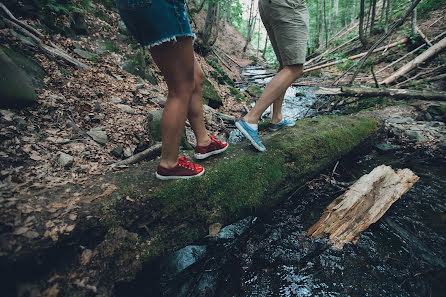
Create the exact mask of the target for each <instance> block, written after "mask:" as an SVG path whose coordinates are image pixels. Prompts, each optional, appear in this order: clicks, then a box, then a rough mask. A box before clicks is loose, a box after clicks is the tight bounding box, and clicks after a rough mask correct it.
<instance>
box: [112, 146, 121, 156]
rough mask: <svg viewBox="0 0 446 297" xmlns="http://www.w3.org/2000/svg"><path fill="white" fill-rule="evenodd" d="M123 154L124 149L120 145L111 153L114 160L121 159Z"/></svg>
mask: <svg viewBox="0 0 446 297" xmlns="http://www.w3.org/2000/svg"><path fill="white" fill-rule="evenodd" d="M123 153H124V148H123V147H122V146H121V145H118V146H117V147H115V148H114V149H113V150H112V151H111V154H112V155H113V156H115V157H116V158H121V156H122V154H123Z"/></svg>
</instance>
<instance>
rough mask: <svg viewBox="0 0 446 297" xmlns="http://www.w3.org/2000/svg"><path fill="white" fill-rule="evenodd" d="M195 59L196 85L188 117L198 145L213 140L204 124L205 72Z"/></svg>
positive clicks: (203, 144)
mask: <svg viewBox="0 0 446 297" xmlns="http://www.w3.org/2000/svg"><path fill="white" fill-rule="evenodd" d="M194 61H195V62H194V80H195V87H194V91H193V93H192V100H191V101H190V104H189V110H188V114H187V118H188V119H189V123H190V126H191V127H192V130H193V131H194V134H195V138H196V139H197V145H198V146H207V145H209V144H210V143H211V140H210V138H209V135H208V133H207V131H206V127H205V126H204V116H203V89H202V87H203V82H204V73H203V71H202V70H201V67H200V65H199V64H198V62H197V60H196V59H195V58H194Z"/></svg>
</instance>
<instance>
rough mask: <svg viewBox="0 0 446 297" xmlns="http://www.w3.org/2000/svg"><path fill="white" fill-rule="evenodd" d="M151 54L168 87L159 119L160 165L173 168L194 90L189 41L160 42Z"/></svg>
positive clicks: (190, 44)
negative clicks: (161, 143)
mask: <svg viewBox="0 0 446 297" xmlns="http://www.w3.org/2000/svg"><path fill="white" fill-rule="evenodd" d="M151 54H152V57H153V59H154V60H155V62H156V64H157V65H158V67H159V69H160V70H161V72H162V74H163V76H164V78H165V79H166V82H167V86H168V88H169V94H168V96H167V102H166V106H165V107H164V111H163V117H162V119H161V131H162V141H163V146H162V150H161V161H160V165H161V166H163V167H165V168H172V167H174V166H175V165H176V164H177V160H178V151H179V145H180V141H181V136H182V134H183V131H184V124H185V122H186V116H187V113H188V110H189V104H190V101H191V99H192V94H193V92H194V89H195V81H194V63H195V62H194V61H195V58H194V51H193V47H192V40H191V39H190V38H178V41H177V42H175V43H173V42H169V43H163V44H161V45H159V46H156V47H154V48H152V50H151Z"/></svg>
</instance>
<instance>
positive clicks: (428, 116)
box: [424, 112, 433, 122]
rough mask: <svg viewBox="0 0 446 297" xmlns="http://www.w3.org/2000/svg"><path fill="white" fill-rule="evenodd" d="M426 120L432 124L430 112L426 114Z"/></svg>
mask: <svg viewBox="0 0 446 297" xmlns="http://www.w3.org/2000/svg"><path fill="white" fill-rule="evenodd" d="M424 119H425V120H426V121H428V122H430V121H432V120H433V118H432V116H431V114H430V113H428V112H425V113H424Z"/></svg>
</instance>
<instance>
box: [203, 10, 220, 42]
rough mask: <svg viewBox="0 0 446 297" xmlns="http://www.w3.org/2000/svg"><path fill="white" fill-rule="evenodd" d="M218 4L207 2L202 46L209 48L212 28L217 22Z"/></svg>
mask: <svg viewBox="0 0 446 297" xmlns="http://www.w3.org/2000/svg"><path fill="white" fill-rule="evenodd" d="M217 10H218V2H209V6H208V11H207V15H206V20H205V22H204V29H203V45H204V46H209V43H210V41H211V37H212V36H211V35H212V28H213V27H214V25H215V23H216V22H217V21H218V20H217Z"/></svg>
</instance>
